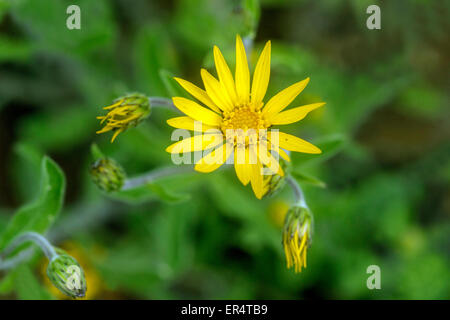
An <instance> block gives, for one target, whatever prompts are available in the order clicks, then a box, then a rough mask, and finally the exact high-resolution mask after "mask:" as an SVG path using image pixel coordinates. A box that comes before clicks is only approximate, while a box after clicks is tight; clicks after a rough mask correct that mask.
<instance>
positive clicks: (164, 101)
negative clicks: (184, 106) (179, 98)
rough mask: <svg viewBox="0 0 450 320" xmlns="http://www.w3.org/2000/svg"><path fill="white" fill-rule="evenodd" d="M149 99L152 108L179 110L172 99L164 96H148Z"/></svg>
mask: <svg viewBox="0 0 450 320" xmlns="http://www.w3.org/2000/svg"><path fill="white" fill-rule="evenodd" d="M148 101H149V103H150V106H151V107H152V108H153V107H154V108H165V109H169V110H172V111H173V110H175V111H179V110H178V109H177V108H176V107H175V105H174V104H173V102H172V99H168V98H162V97H148Z"/></svg>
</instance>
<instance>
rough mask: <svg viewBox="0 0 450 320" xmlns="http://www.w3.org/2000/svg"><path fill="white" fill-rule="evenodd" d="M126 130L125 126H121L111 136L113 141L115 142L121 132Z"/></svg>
mask: <svg viewBox="0 0 450 320" xmlns="http://www.w3.org/2000/svg"><path fill="white" fill-rule="evenodd" d="M123 130H124V128H120V129H118V130H116V132H114V134H113V136H112V138H111V143H113V142H114V140H116V138H117V136H118V135H119V133H121V132H122V131H123Z"/></svg>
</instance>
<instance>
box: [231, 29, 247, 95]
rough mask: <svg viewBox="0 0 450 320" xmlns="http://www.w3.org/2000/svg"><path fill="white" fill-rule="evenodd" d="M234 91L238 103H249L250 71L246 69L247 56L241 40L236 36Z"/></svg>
mask: <svg viewBox="0 0 450 320" xmlns="http://www.w3.org/2000/svg"><path fill="white" fill-rule="evenodd" d="M235 79H236V91H237V95H238V99H239V102H240V103H241V104H246V103H248V102H249V93H250V71H249V69H248V61H247V55H246V53H245V47H244V44H243V43H242V39H241V37H240V36H239V35H237V36H236V72H235Z"/></svg>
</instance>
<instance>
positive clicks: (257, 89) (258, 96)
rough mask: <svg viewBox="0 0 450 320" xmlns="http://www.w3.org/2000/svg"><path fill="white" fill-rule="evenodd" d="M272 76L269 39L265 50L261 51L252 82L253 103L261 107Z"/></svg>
mask: <svg viewBox="0 0 450 320" xmlns="http://www.w3.org/2000/svg"><path fill="white" fill-rule="evenodd" d="M269 78H270V41H267V43H266V46H265V47H264V50H263V52H262V53H261V55H260V57H259V59H258V63H257V64H256V68H255V73H254V74H253V82H252V103H254V105H255V106H257V107H259V105H260V103H261V102H262V100H263V99H264V95H265V94H266V90H267V86H268V85H269Z"/></svg>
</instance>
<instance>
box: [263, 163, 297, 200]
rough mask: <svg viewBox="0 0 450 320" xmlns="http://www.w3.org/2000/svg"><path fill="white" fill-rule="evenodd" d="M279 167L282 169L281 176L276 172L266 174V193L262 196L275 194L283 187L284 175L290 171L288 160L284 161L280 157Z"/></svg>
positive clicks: (267, 196)
mask: <svg viewBox="0 0 450 320" xmlns="http://www.w3.org/2000/svg"><path fill="white" fill-rule="evenodd" d="M279 163H280V166H281V169H283V172H284V175H283V176H281V175H279V174H278V173H276V174H273V175H270V176H267V177H266V178H265V180H264V184H265V189H266V193H265V194H264V198H269V197H272V196H274V195H276V194H277V193H278V192H279V191H280V190H281V189H283V187H284V185H285V184H286V179H285V178H286V176H287V175H288V174H289V172H290V171H291V165H290V163H289V162H286V161H284V160H283V159H281V158H280V160H279Z"/></svg>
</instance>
